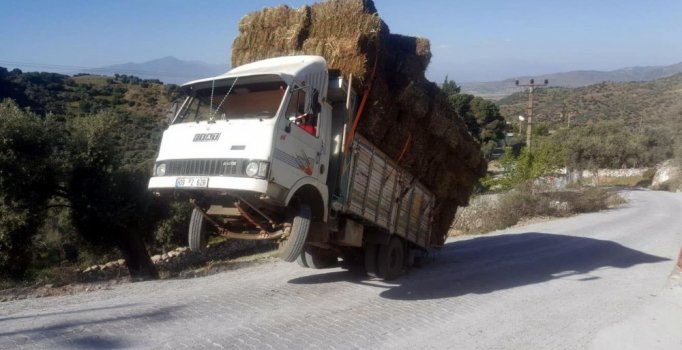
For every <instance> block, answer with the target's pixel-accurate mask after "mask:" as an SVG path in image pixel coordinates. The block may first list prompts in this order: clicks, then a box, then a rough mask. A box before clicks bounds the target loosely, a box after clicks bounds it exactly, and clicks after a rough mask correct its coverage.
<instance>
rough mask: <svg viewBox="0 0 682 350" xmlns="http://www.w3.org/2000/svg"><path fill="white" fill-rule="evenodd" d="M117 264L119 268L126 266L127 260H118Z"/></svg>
mask: <svg viewBox="0 0 682 350" xmlns="http://www.w3.org/2000/svg"><path fill="white" fill-rule="evenodd" d="M116 262H117V263H118V265H119V266H124V265H125V264H126V261H125V259H118V260H116Z"/></svg>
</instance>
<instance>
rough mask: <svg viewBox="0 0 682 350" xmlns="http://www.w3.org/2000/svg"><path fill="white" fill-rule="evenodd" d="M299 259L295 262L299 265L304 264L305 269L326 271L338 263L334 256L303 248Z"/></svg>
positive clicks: (310, 248)
mask: <svg viewBox="0 0 682 350" xmlns="http://www.w3.org/2000/svg"><path fill="white" fill-rule="evenodd" d="M299 259H300V260H296V261H297V262H299V265H301V263H303V264H305V267H309V268H311V269H326V268H330V267H334V266H336V265H337V264H338V262H339V260H338V259H337V258H336V256H334V255H331V254H329V253H327V252H325V251H322V250H320V249H315V248H312V247H306V248H304V249H303V253H301V255H300V257H299ZM301 266H303V265H301Z"/></svg>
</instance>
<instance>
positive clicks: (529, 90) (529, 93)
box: [516, 79, 549, 153]
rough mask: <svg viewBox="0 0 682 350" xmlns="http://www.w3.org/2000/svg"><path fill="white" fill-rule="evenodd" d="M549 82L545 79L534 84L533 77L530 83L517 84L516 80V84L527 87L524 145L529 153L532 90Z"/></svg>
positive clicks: (531, 129) (531, 125) (531, 123)
mask: <svg viewBox="0 0 682 350" xmlns="http://www.w3.org/2000/svg"><path fill="white" fill-rule="evenodd" d="M548 84H549V80H547V79H545V81H544V82H543V83H542V84H539V83H538V84H536V83H535V80H534V79H531V80H530V84H519V81H518V80H517V81H516V86H521V87H527V88H528V122H527V125H526V146H527V147H528V152H529V153H530V150H531V148H530V147H531V145H530V141H531V134H532V133H533V90H535V88H536V87H543V86H547V85H548Z"/></svg>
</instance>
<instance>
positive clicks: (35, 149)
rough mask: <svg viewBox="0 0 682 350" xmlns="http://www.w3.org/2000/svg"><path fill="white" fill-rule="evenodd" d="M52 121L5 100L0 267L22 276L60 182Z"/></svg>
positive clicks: (0, 109) (0, 136)
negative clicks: (57, 175) (52, 157)
mask: <svg viewBox="0 0 682 350" xmlns="http://www.w3.org/2000/svg"><path fill="white" fill-rule="evenodd" d="M52 127H53V122H52V120H51V119H50V120H46V119H43V118H40V117H38V116H37V115H35V114H33V113H30V112H25V111H22V110H20V109H19V107H18V106H17V105H16V104H15V103H13V102H11V101H10V100H5V101H3V102H2V103H0V253H1V254H0V267H2V268H1V269H0V271H3V272H4V273H5V274H7V275H9V277H12V278H15V279H20V278H22V277H23V275H24V272H25V270H26V268H27V267H28V265H29V263H30V261H31V250H30V246H31V238H32V236H33V235H34V234H35V232H36V231H37V229H38V227H39V226H40V225H41V223H42V222H43V219H44V217H45V213H46V211H47V203H48V200H49V198H50V197H51V196H53V195H54V194H55V193H57V192H58V191H60V189H59V187H57V186H55V183H56V174H55V169H54V167H53V165H52V162H51V161H50V160H51V154H52V152H53V149H52V146H53V141H54V140H55V136H56V133H54V132H51V131H50V129H51V128H52Z"/></svg>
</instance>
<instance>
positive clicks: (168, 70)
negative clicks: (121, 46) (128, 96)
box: [79, 56, 229, 84]
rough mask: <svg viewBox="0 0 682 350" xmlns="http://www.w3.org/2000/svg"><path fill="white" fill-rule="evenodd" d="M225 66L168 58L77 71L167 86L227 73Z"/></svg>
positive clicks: (226, 66) (227, 67)
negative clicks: (123, 75) (130, 76)
mask: <svg viewBox="0 0 682 350" xmlns="http://www.w3.org/2000/svg"><path fill="white" fill-rule="evenodd" d="M228 69H229V66H228V65H227V64H208V63H204V62H198V61H183V60H179V59H177V58H175V57H172V56H168V57H163V58H159V59H155V60H151V61H147V62H142V63H133V62H129V63H124V64H116V65H112V66H106V67H101V68H95V69H88V70H83V71H79V73H88V74H99V75H112V76H113V75H114V74H127V75H134V76H137V77H140V78H142V79H159V80H161V81H163V82H165V83H169V84H182V83H185V82H188V81H191V80H195V79H199V78H206V77H211V76H215V75H218V74H222V73H225V72H227V71H228Z"/></svg>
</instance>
